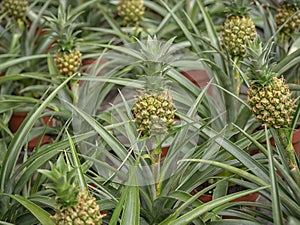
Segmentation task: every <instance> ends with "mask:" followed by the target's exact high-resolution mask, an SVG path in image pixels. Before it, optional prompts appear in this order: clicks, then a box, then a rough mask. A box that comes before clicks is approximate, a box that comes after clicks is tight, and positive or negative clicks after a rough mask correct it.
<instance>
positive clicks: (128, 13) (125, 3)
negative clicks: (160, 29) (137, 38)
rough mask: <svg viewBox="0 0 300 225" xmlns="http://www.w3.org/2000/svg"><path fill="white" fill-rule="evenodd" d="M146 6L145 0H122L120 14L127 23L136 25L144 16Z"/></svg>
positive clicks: (119, 7) (119, 6) (119, 8)
mask: <svg viewBox="0 0 300 225" xmlns="http://www.w3.org/2000/svg"><path fill="white" fill-rule="evenodd" d="M144 13H145V6H144V1H143V0H120V2H119V4H118V15H119V16H120V17H122V19H123V22H124V24H125V25H136V24H137V23H138V22H140V21H141V20H142V19H143V18H144Z"/></svg>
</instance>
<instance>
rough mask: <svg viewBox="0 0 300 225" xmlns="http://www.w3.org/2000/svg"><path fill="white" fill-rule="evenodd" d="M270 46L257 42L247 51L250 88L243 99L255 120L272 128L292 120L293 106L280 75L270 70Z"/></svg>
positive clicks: (284, 125) (287, 123) (287, 125)
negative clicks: (246, 101)
mask: <svg viewBox="0 0 300 225" xmlns="http://www.w3.org/2000/svg"><path fill="white" fill-rule="evenodd" d="M270 49H271V48H270V47H269V45H267V46H266V47H264V48H263V47H262V44H261V43H258V44H257V45H256V46H254V45H253V47H252V49H250V51H249V54H250V55H251V60H250V63H249V68H250V70H249V74H248V75H249V78H250V87H249V89H248V99H247V100H248V103H249V105H250V107H251V111H252V112H253V113H254V115H255V117H256V119H257V120H258V121H259V122H261V123H262V124H264V125H265V126H267V127H273V128H276V129H279V128H287V127H289V126H290V124H291V121H292V119H293V116H294V111H295V110H294V109H295V105H294V102H293V99H292V97H291V92H290V90H289V87H288V86H287V85H286V84H285V82H284V79H283V77H281V78H278V77H277V76H276V75H277V74H276V73H275V72H273V68H272V67H273V66H274V64H271V65H269V62H270V58H269V54H270Z"/></svg>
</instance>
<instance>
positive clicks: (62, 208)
mask: <svg viewBox="0 0 300 225" xmlns="http://www.w3.org/2000/svg"><path fill="white" fill-rule="evenodd" d="M39 172H40V173H42V174H44V175H45V176H46V177H47V178H49V179H50V180H51V183H49V184H48V185H47V187H48V188H49V189H51V190H52V191H53V192H54V193H55V202H56V210H55V214H54V215H51V217H50V219H51V220H53V221H54V222H55V223H56V224H57V225H81V224H90V225H101V224H102V217H103V215H101V212H100V208H99V205H98V204H97V203H96V199H95V197H93V196H91V195H90V193H89V191H88V190H86V189H84V188H79V185H77V183H76V170H75V168H73V167H71V166H70V165H68V164H67V163H66V162H65V160H64V158H63V156H62V155H60V156H59V158H58V160H57V162H56V164H53V163H51V162H50V170H46V169H41V170H39Z"/></svg>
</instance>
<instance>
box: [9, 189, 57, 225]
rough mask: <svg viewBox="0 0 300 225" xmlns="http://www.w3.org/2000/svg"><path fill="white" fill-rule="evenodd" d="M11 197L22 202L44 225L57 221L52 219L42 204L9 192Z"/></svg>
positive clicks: (52, 224)
mask: <svg viewBox="0 0 300 225" xmlns="http://www.w3.org/2000/svg"><path fill="white" fill-rule="evenodd" d="M6 196H9V197H10V198H13V199H15V200H16V201H18V202H19V203H20V204H22V205H23V206H24V207H25V208H26V209H28V210H29V211H30V212H31V213H32V214H33V215H34V216H35V217H36V218H37V219H38V220H39V221H40V222H41V223H42V224H43V225H55V223H54V222H53V221H52V220H51V219H50V214H49V213H48V212H47V211H45V210H44V209H43V208H41V207H40V206H38V205H36V204H35V203H33V202H32V201H30V200H28V199H26V198H24V197H23V196H20V195H10V194H7V195H6Z"/></svg>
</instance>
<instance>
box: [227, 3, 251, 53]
mask: <svg viewBox="0 0 300 225" xmlns="http://www.w3.org/2000/svg"><path fill="white" fill-rule="evenodd" d="M227 4H230V6H229V7H228V10H229V11H230V13H229V15H228V16H227V18H226V20H225V21H224V23H223V27H222V30H221V41H222V43H223V45H224V46H225V48H226V49H227V51H228V53H229V54H230V56H231V57H232V58H234V57H241V58H243V57H245V56H246V46H248V44H249V42H253V41H254V40H255V37H256V35H257V33H256V28H255V25H254V22H253V20H252V19H251V18H250V17H249V16H248V9H247V7H246V6H245V4H246V3H245V2H244V1H235V0H232V1H230V2H227Z"/></svg>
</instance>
